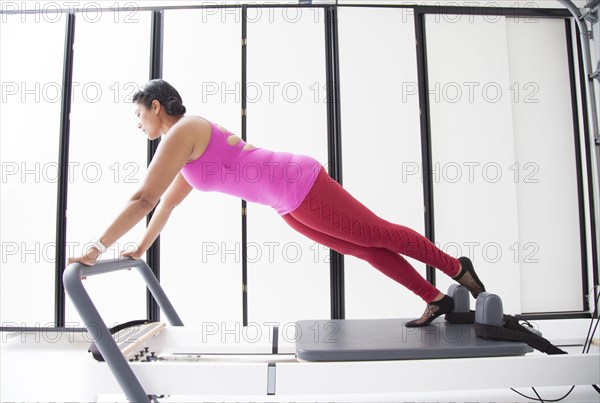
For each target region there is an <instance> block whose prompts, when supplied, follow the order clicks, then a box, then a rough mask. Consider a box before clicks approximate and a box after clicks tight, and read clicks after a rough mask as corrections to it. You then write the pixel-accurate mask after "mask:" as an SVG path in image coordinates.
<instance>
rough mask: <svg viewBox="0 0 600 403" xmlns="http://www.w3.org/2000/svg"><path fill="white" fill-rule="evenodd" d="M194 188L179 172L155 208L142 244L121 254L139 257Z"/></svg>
mask: <svg viewBox="0 0 600 403" xmlns="http://www.w3.org/2000/svg"><path fill="white" fill-rule="evenodd" d="M192 189H193V188H192V186H190V184H189V183H188V182H187V181H186V180H185V178H184V177H183V176H182V175H181V173H179V174H178V175H177V177H176V178H175V180H174V181H173V183H172V184H171V186H170V187H169V189H168V190H167V192H166V193H165V196H164V197H163V198H161V200H160V203H158V207H157V208H156V210H154V214H153V215H152V219H151V220H150V223H149V224H148V228H147V229H146V232H145V233H144V237H143V238H142V241H141V242H140V244H139V245H137V248H136V249H135V250H133V251H131V252H126V253H123V254H122V255H121V256H130V257H132V258H134V259H139V258H140V257H141V256H142V255H143V254H144V252H146V251H147V250H148V249H149V248H150V246H152V243H153V242H154V240H155V239H156V238H157V237H158V235H159V234H160V233H161V231H162V230H163V228H164V227H165V224H166V223H167V220H168V219H169V217H170V216H171V212H172V211H173V209H174V208H175V207H177V205H179V203H181V202H182V201H183V199H185V198H186V196H187V195H188V194H190V192H191V191H192Z"/></svg>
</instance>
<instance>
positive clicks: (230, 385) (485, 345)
mask: <svg viewBox="0 0 600 403" xmlns="http://www.w3.org/2000/svg"><path fill="white" fill-rule="evenodd" d="M132 268H134V269H136V270H137V271H138V272H139V274H140V275H141V276H142V278H143V279H144V281H145V282H146V285H147V287H148V289H149V290H150V292H151V293H152V295H153V297H154V299H155V300H156V302H157V303H158V305H159V307H160V309H161V311H162V313H163V314H164V315H165V317H166V319H167V320H168V325H167V324H165V323H162V322H149V323H145V324H140V325H139V326H132V327H129V328H125V329H120V330H118V329H117V328H115V329H112V331H111V330H109V329H108V328H107V326H106V324H105V323H104V321H103V320H102V318H101V316H100V314H99V312H98V310H97V309H96V307H95V305H94V303H93V302H92V300H91V298H90V296H89V295H88V293H87V291H86V290H85V287H84V285H83V282H82V279H83V278H86V277H90V276H95V275H100V274H104V273H109V272H115V271H119V270H127V269H132ZM63 282H64V285H65V289H66V291H67V294H68V295H69V297H70V298H71V300H72V302H73V304H74V305H75V308H76V309H77V311H78V313H79V315H80V316H81V318H82V320H83V322H84V325H85V327H86V329H87V331H88V334H89V336H90V337H91V338H92V340H93V341H94V343H93V345H92V346H91V349H90V351H92V352H93V353H94V355H95V356H100V357H101V359H100V360H101V361H105V363H106V365H108V367H109V369H110V371H111V372H112V374H113V375H114V377H115V379H116V380H117V382H118V384H119V386H120V387H121V389H122V390H123V392H124V394H125V396H126V398H127V400H128V401H131V402H148V401H153V402H157V401H164V402H167V401H169V399H172V398H175V397H176V396H177V397H178V400H177V401H184V400H180V399H181V396H188V395H195V396H198V395H223V394H228V395H252V396H265V399H266V398H267V397H268V396H273V395H276V396H294V395H324V394H327V395H341V394H363V395H364V396H373V395H375V394H384V393H385V394H393V393H404V392H418V391H435V390H465V389H493V388H504V387H509V386H510V387H520V386H525V387H529V386H532V385H534V386H560V385H591V384H594V383H598V379H600V360H598V356H597V355H596V354H571V353H570V354H563V353H564V352H563V353H556V354H553V355H546V354H542V353H540V352H539V351H534V349H533V348H532V347H530V345H529V344H528V343H525V342H514V341H500V340H490V339H486V338H482V337H479V336H478V335H476V332H475V329H476V327H477V326H480V327H481V326H484V327H485V326H492V327H494V326H501V325H502V321H503V312H502V301H501V299H500V298H499V297H498V296H497V295H494V294H491V293H487V292H486V293H481V294H480V295H479V296H478V298H477V301H476V310H475V312H474V315H475V321H474V323H465V322H466V321H465V320H464V318H465V317H468V315H469V314H473V311H469V293H468V290H467V289H466V288H465V287H462V286H458V285H452V286H451V287H450V289H449V291H448V294H449V295H450V296H452V297H453V298H454V301H455V309H454V312H452V315H453V318H454V319H456V320H452V321H450V319H449V318H448V315H446V316H447V317H446V318H445V320H444V318H442V317H439V318H437V319H436V320H435V321H433V322H432V324H430V325H429V326H426V327H422V328H406V327H405V326H404V323H405V322H406V321H408V320H409V319H371V320H369V319H367V320H302V321H298V322H295V323H294V326H293V330H294V331H295V335H294V337H292V338H289V337H282V336H284V334H283V333H281V334H280V333H279V330H278V327H273V328H272V330H273V331H272V332H271V333H269V334H266V332H263V333H262V334H260V335H258V334H254V335H253V336H252V337H251V338H244V340H238V341H237V342H236V343H235V344H234V345H227V346H224V344H222V343H208V342H206V340H207V339H206V332H207V328H194V327H192V328H187V327H184V326H183V322H182V321H181V319H180V318H179V316H178V315H177V312H176V311H175V309H174V307H173V305H172V304H171V302H170V301H169V299H168V297H167V295H166V294H165V292H164V290H163V289H162V287H161V286H160V283H159V282H158V280H157V279H156V277H155V276H154V274H153V273H152V271H151V269H150V267H149V266H148V265H147V264H146V263H145V262H144V261H143V260H133V259H130V258H118V259H108V260H102V261H99V262H97V263H96V265H95V266H85V265H83V264H80V263H73V264H71V265H69V266H68V267H67V268H66V270H65V272H64V275H63ZM288 330H289V329H288ZM534 332H535V333H537V334H539V332H537V331H535V330H532V333H534ZM552 347H554V346H552ZM545 348H546V347H545ZM94 350H96V351H94ZM542 351H543V350H542ZM548 354H550V353H548ZM96 358H97V359H98V357H96ZM90 359H92V358H90ZM515 368H518V371H515V370H514V369H515ZM433 371H442V372H443V373H445V374H447V376H444V377H443V378H441V379H436V381H435V382H431V377H430V374H431V373H432V372H433ZM465 374H468V376H465ZM172 401H173V400H172Z"/></svg>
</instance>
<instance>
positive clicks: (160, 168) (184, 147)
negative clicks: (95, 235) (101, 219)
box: [68, 122, 194, 265]
mask: <svg viewBox="0 0 600 403" xmlns="http://www.w3.org/2000/svg"><path fill="white" fill-rule="evenodd" d="M192 128H193V126H192V125H191V124H190V122H184V123H182V124H175V125H174V126H173V127H172V128H171V130H170V131H169V134H167V135H165V136H163V139H162V141H161V143H160V145H159V146H158V149H157V150H156V154H155V155H154V158H153V159H152V162H151V163H150V165H149V166H148V172H147V173H146V177H145V179H144V182H143V183H142V186H141V188H140V189H139V190H138V191H137V192H136V193H134V195H133V196H132V197H131V199H130V200H129V202H128V203H127V205H126V207H125V209H124V210H123V211H122V212H121V213H120V214H119V215H118V216H117V218H116V219H115V220H114V221H113V222H112V224H111V225H110V226H109V227H108V228H107V229H106V231H104V233H103V234H102V235H101V236H100V242H101V243H102V245H104V246H105V247H107V248H108V247H109V246H110V245H112V244H113V243H114V242H116V241H117V240H118V239H119V238H121V237H122V236H123V235H124V234H125V233H127V232H128V231H129V230H131V229H132V228H133V227H134V226H135V225H136V224H137V223H138V222H140V220H142V219H143V218H144V217H145V216H146V215H148V213H150V211H152V209H153V208H154V207H155V206H156V205H157V204H158V202H159V200H160V198H161V196H162V194H163V193H164V192H165V191H166V189H167V188H168V187H169V185H170V184H171V183H172V182H173V180H174V179H175V177H176V176H177V174H178V173H179V171H181V168H183V166H184V165H185V163H186V162H187V160H188V159H189V157H190V155H191V153H192V150H193V147H194V143H193V140H192V134H193V133H192ZM99 255H100V252H99V251H98V250H97V249H96V248H90V249H89V250H87V251H85V255H84V256H81V257H79V258H70V259H69V260H68V263H69V264H70V263H73V262H76V261H77V262H81V263H84V264H87V265H93V264H94V263H95V261H96V259H97V258H98V257H99Z"/></svg>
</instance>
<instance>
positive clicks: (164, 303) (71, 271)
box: [63, 257, 183, 402]
mask: <svg viewBox="0 0 600 403" xmlns="http://www.w3.org/2000/svg"><path fill="white" fill-rule="evenodd" d="M130 268H135V269H137V271H138V272H139V273H140V275H141V276H142V278H143V279H144V281H145V282H146V285H147V286H148V289H149V290H150V292H151V293H152V296H153V297H154V299H155V300H156V302H157V303H158V306H159V307H160V309H162V311H163V312H164V314H165V316H166V317H167V320H168V321H169V324H170V325H171V326H183V322H182V321H181V319H180V318H179V316H178V315H177V312H176V311H175V308H174V307H173V305H172V304H171V301H169V298H168V297H167V295H166V294H165V292H164V291H163V289H162V287H161V286H160V283H159V282H158V280H157V279H156V276H155V275H154V273H152V270H151V269H150V267H149V266H148V265H147V264H146V262H144V261H143V260H134V259H131V258H128V257H127V258H119V259H105V260H100V261H98V262H97V263H96V264H95V265H94V266H86V265H83V264H81V263H72V264H70V265H69V266H68V267H67V268H66V269H65V271H64V273H63V283H64V285H65V290H66V292H67V294H68V295H69V297H70V298H71V301H72V302H73V305H75V308H76V309H77V312H78V313H79V316H81V318H82V319H83V323H84V325H85V328H86V329H87V331H88V333H89V334H90V336H91V337H92V339H93V340H94V343H96V346H98V350H99V351H100V354H102V357H104V360H105V361H106V363H107V364H108V367H109V368H110V370H111V372H112V373H113V374H114V376H115V379H116V380H117V382H118V383H119V386H120V387H121V389H123V391H124V392H125V395H126V396H127V399H128V400H130V401H132V402H143V401H149V397H148V395H147V394H146V392H145V391H144V388H143V387H142V385H141V384H140V382H139V380H138V379H137V377H136V376H135V374H134V373H133V370H132V369H131V367H130V366H129V363H128V362H127V361H126V360H125V357H124V356H123V354H122V353H121V350H120V349H119V347H118V346H117V343H116V342H115V340H114V339H113V337H112V335H111V334H110V331H109V330H108V328H107V326H106V324H105V323H104V321H103V320H102V317H101V316H100V313H99V312H98V310H97V309H96V307H95V306H94V303H93V302H92V300H91V298H90V296H89V294H88V292H87V291H86V289H85V287H84V286H83V281H82V279H83V278H85V277H89V276H95V275H98V274H104V273H110V272H114V271H118V270H125V269H130Z"/></svg>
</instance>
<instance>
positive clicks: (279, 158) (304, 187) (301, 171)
mask: <svg viewBox="0 0 600 403" xmlns="http://www.w3.org/2000/svg"><path fill="white" fill-rule="evenodd" d="M210 125H211V135H210V140H209V142H208V146H207V148H206V150H205V151H204V153H203V154H202V155H201V156H200V157H199V158H197V159H195V160H194V161H191V162H189V163H187V164H185V166H184V167H183V168H182V169H181V174H182V175H183V177H184V178H185V179H186V180H187V181H188V183H189V184H190V185H192V186H193V187H194V188H196V189H199V190H203V191H207V192H222V193H226V194H230V195H233V196H237V197H239V198H242V199H244V200H247V201H250V202H254V203H259V204H264V205H268V206H271V207H273V208H274V209H275V210H277V213H278V214H279V215H285V214H287V213H290V212H292V211H294V209H296V208H297V207H298V206H299V205H300V203H302V201H303V200H304V198H305V197H306V195H307V194H308V192H309V191H310V188H311V187H312V185H313V184H314V182H315V181H316V180H317V176H318V174H319V170H320V169H321V164H320V163H319V162H318V161H317V160H316V159H314V158H312V157H309V156H307V155H301V154H290V153H287V152H275V151H270V150H266V149H264V148H252V149H249V150H242V147H243V146H244V144H246V142H245V141H244V140H241V141H240V142H239V143H238V144H236V145H235V146H231V145H229V144H228V143H227V140H226V139H227V137H228V136H229V135H230V134H228V133H224V132H222V131H221V130H220V129H219V128H218V127H217V126H216V125H214V124H213V123H212V122H211V123H210Z"/></svg>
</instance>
